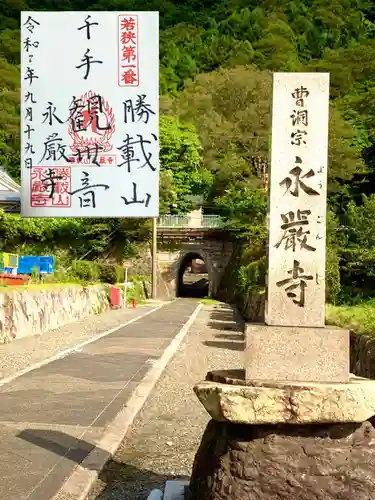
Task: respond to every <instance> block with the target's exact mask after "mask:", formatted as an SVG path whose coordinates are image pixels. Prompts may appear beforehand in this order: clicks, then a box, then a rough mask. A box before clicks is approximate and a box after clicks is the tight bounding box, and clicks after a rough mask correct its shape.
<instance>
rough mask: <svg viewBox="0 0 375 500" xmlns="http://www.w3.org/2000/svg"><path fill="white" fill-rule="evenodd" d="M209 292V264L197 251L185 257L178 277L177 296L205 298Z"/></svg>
mask: <svg viewBox="0 0 375 500" xmlns="http://www.w3.org/2000/svg"><path fill="white" fill-rule="evenodd" d="M208 294H209V279H208V272H207V264H206V263H205V262H204V260H203V259H202V257H201V256H200V255H199V254H197V253H189V254H187V255H185V257H184V258H183V260H182V262H181V265H180V269H179V270H178V279H177V289H176V295H177V297H196V298H203V297H207V296H208Z"/></svg>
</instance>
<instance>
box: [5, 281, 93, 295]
mask: <svg viewBox="0 0 375 500" xmlns="http://www.w3.org/2000/svg"><path fill="white" fill-rule="evenodd" d="M90 285H91V284H90ZM73 286H74V287H75V286H83V285H82V284H80V283H30V284H29V285H20V286H12V285H0V293H12V292H37V291H42V290H56V289H61V288H71V287H73Z"/></svg>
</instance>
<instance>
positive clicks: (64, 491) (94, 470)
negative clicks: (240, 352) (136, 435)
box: [52, 303, 202, 500]
mask: <svg viewBox="0 0 375 500" xmlns="http://www.w3.org/2000/svg"><path fill="white" fill-rule="evenodd" d="M201 308H202V304H201V303H200V304H198V306H197V307H196V309H195V311H194V312H193V313H192V315H191V316H190V318H189V319H188V321H187V322H186V323H185V325H184V326H183V327H182V328H181V330H180V331H179V333H178V334H177V335H176V337H175V338H174V339H173V340H172V341H171V343H170V344H169V346H168V347H167V348H166V349H165V351H164V353H163V354H162V356H161V357H160V358H159V359H158V360H156V361H155V362H154V364H153V366H152V367H151V368H150V370H149V372H148V373H147V374H146V376H145V378H144V379H143V380H142V382H141V383H140V384H139V385H138V387H137V389H136V390H135V391H134V393H133V395H132V396H131V398H130V399H129V401H128V402H127V404H126V406H125V407H124V408H123V409H122V410H121V411H120V412H119V413H118V414H117V416H116V417H115V418H114V420H113V421H112V423H111V424H109V425H108V427H107V428H106V430H105V433H104V435H103V437H102V438H101V439H100V441H99V442H98V443H97V445H96V446H95V447H94V448H93V450H92V451H91V452H90V454H89V455H88V456H87V457H86V458H85V459H84V460H83V462H82V463H81V464H79V465H77V467H76V469H75V470H74V472H73V473H72V474H71V476H70V477H69V478H68V479H67V481H66V482H65V483H64V484H63V486H62V487H61V488H60V490H59V491H58V492H57V494H56V495H55V496H54V497H53V499H52V500H85V499H86V497H87V495H88V494H89V492H90V490H91V488H92V486H93V485H94V483H95V481H96V480H97V478H98V475H99V473H100V472H101V471H102V470H103V468H104V466H105V464H106V463H107V462H108V460H109V459H110V458H111V457H112V456H113V455H114V453H115V452H116V451H117V449H118V448H119V446H120V444H121V443H122V441H123V439H124V438H125V436H126V434H127V431H128V429H129V427H130V426H131V424H132V423H133V421H134V419H135V417H136V416H137V414H138V412H139V411H140V410H141V409H142V407H143V405H144V403H145V402H146V400H147V398H148V396H149V395H150V393H151V391H152V389H153V388H154V386H155V384H156V382H157V381H158V379H159V378H160V376H161V374H162V373H163V371H164V369H165V367H166V366H167V364H168V362H169V361H170V360H171V358H172V357H173V356H174V354H175V353H176V351H177V349H178V348H179V346H180V344H181V342H182V341H183V339H184V337H185V336H186V334H187V333H188V331H189V329H190V327H191V326H192V324H193V323H194V321H195V319H196V318H197V316H198V314H199V312H200V310H201Z"/></svg>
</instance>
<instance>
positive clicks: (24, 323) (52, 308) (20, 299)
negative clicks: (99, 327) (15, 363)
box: [0, 286, 109, 344]
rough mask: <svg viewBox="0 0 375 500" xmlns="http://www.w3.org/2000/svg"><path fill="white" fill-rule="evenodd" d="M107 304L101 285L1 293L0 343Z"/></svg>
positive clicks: (82, 314) (77, 317) (52, 326)
mask: <svg viewBox="0 0 375 500" xmlns="http://www.w3.org/2000/svg"><path fill="white" fill-rule="evenodd" d="M108 308H109V300H108V293H107V291H106V289H105V287H104V286H88V287H81V286H76V287H69V288H58V289H46V290H37V291H22V292H9V293H2V294H0V343H2V344H4V343H6V342H10V341H11V340H13V339H18V338H21V337H26V336H30V335H36V334H40V333H42V332H45V331H46V330H52V329H54V328H57V327H59V326H62V325H64V324H67V323H71V322H73V321H77V320H80V319H82V318H85V317H87V316H89V315H91V314H98V313H100V312H103V311H105V310H106V309H108Z"/></svg>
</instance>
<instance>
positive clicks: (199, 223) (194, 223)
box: [158, 215, 224, 229]
mask: <svg viewBox="0 0 375 500" xmlns="http://www.w3.org/2000/svg"><path fill="white" fill-rule="evenodd" d="M158 226H159V227H160V228H176V229H177V228H181V229H187V228H192V229H199V228H207V229H218V228H222V227H223V226H224V221H223V219H222V218H221V217H220V216H219V215H202V216H201V217H194V216H190V215H162V216H161V217H159V220H158Z"/></svg>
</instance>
